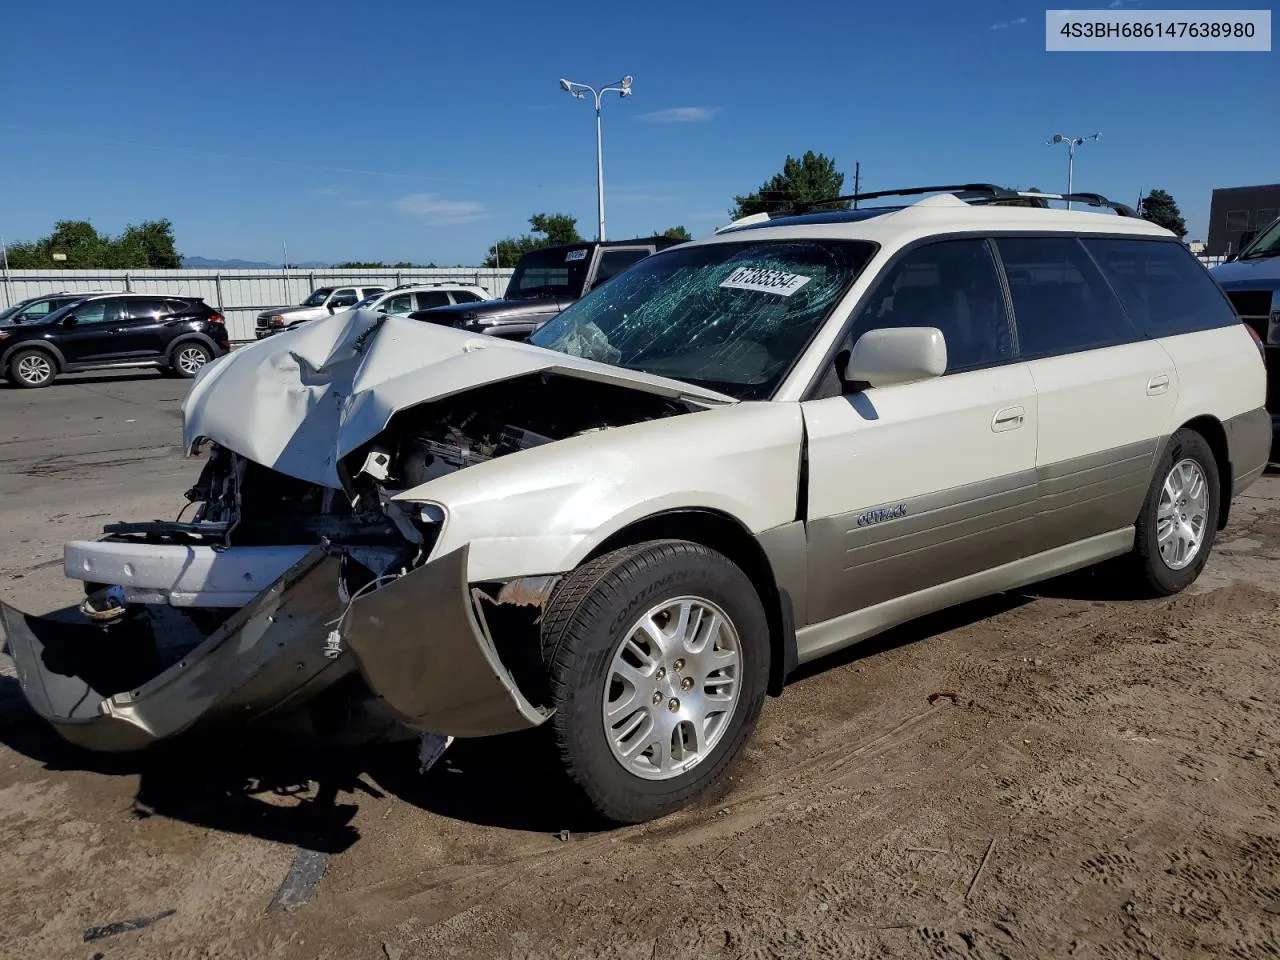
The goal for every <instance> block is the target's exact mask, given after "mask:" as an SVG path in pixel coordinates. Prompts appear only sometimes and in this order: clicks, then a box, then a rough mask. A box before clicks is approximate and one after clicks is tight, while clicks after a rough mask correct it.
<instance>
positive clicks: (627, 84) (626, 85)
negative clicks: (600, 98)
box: [622, 74, 631, 97]
mask: <svg viewBox="0 0 1280 960" xmlns="http://www.w3.org/2000/svg"><path fill="white" fill-rule="evenodd" d="M622 95H623V96H624V97H629V96H631V74H627V75H626V76H625V77H623V78H622Z"/></svg>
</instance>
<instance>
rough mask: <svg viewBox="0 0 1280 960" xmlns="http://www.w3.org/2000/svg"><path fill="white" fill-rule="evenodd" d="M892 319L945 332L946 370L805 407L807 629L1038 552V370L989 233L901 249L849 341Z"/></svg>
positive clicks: (827, 635)
mask: <svg viewBox="0 0 1280 960" xmlns="http://www.w3.org/2000/svg"><path fill="white" fill-rule="evenodd" d="M890 326H895V327H898V326H931V327H937V328H939V329H940V330H942V332H943V335H944V337H945V339H946V341H947V353H948V365H947V372H946V373H945V374H944V375H943V376H941V377H936V378H933V379H927V380H922V381H918V382H915V383H908V384H898V385H894V386H884V387H869V388H867V389H864V390H861V391H859V392H853V393H844V394H840V395H829V394H831V393H833V392H835V391H833V390H827V391H826V393H828V395H827V396H823V397H821V398H818V399H812V400H807V401H805V402H804V403H803V404H802V408H803V411H804V422H805V429H806V437H807V444H808V458H807V462H808V482H807V495H808V499H807V510H806V522H807V527H808V538H809V591H808V599H807V610H806V612H805V614H804V615H803V622H807V623H808V624H820V623H822V622H824V621H832V620H833V619H834V618H838V617H841V616H842V615H845V614H850V613H853V612H855V611H866V610H867V608H870V607H874V606H875V605H877V604H882V603H885V602H886V601H893V600H895V599H896V598H902V597H909V596H910V595H911V594H915V593H918V592H919V591H924V590H927V589H928V588H930V587H934V586H937V585H939V584H942V583H947V582H950V581H954V580H957V579H959V578H961V577H965V576H968V575H970V574H973V573H977V572H980V571H982V570H985V569H988V568H991V567H996V566H999V565H1000V564H1003V563H1008V562H1010V561H1013V560H1017V559H1020V558H1021V557H1023V556H1025V555H1026V552H1027V547H1028V539H1027V524H1028V520H1029V518H1030V517H1031V516H1032V515H1033V514H1034V510H1035V492H1036V476H1035V458H1036V419H1037V410H1036V391H1035V385H1034V382H1033V381H1032V377H1031V372H1030V370H1029V369H1028V367H1027V365H1026V364H1025V363H1022V362H1019V361H1018V360H1017V359H1016V350H1015V346H1014V340H1013V333H1012V325H1011V321H1010V318H1009V316H1008V311H1007V308H1006V302H1005V298H1004V294H1003V290H1002V287H1001V285H1000V280H999V274H998V272H997V267H996V262H995V259H994V255H993V252H992V250H991V247H990V244H989V242H988V241H985V240H980V239H964V240H947V241H940V242H934V243H929V244H926V245H924V246H920V247H917V248H915V249H913V250H911V251H909V252H907V253H905V254H904V255H902V256H901V258H900V259H899V260H898V261H897V262H896V264H894V265H891V266H890V267H888V268H887V271H886V273H885V275H884V276H883V277H882V278H881V280H880V281H879V282H878V283H877V285H876V286H875V287H874V288H873V289H872V290H871V292H870V294H869V295H868V297H867V298H866V299H865V300H864V302H863V304H862V305H861V306H860V307H859V311H858V314H857V316H856V317H855V318H854V322H853V325H852V332H851V335H850V338H849V341H848V344H849V345H852V343H853V342H855V341H856V339H857V337H858V336H860V335H861V334H862V333H865V332H866V331H867V330H871V329H877V328H882V327H890ZM938 605H940V604H934V607H936V606H938ZM901 609H902V607H901V604H899V605H898V611H897V612H898V613H900V612H901ZM921 612H923V611H921ZM896 619H902V617H901V616H897V615H895V614H890V613H886V616H885V618H884V622H885V623H886V624H887V623H890V622H893V621H895V620H896ZM810 633H811V634H814V632H813V631H811V632H810ZM847 639H848V638H847V636H843V635H842V634H841V633H840V631H838V630H837V631H825V632H824V631H817V632H816V635H814V636H812V638H811V640H810V641H809V643H808V645H807V648H806V649H801V650H800V655H801V658H802V659H809V658H811V657H813V656H817V655H819V654H821V653H824V652H826V651H828V650H830V649H835V648H836V647H838V646H840V645H842V643H843V642H845V640H847Z"/></svg>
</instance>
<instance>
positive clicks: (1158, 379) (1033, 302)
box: [996, 235, 1178, 552]
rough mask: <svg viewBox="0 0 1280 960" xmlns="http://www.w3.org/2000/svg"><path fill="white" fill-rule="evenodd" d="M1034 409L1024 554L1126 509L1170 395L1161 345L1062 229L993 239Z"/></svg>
mask: <svg viewBox="0 0 1280 960" xmlns="http://www.w3.org/2000/svg"><path fill="white" fill-rule="evenodd" d="M996 248H997V250H998V251H999V254H1000V260H1001V263H1002V264H1003V267H1004V271H1005V276H1006V278H1007V280H1008V285H1009V293H1010V296H1011V298H1012V302H1013V312H1014V318H1015V321H1016V326H1017V331H1018V348H1019V353H1020V355H1021V356H1022V358H1023V359H1024V360H1026V361H1027V363H1028V367H1029V368H1030V370H1031V376H1032V378H1033V380H1034V381H1035V387H1036V396H1037V403H1038V406H1039V423H1038V437H1037V444H1036V475H1037V479H1038V485H1039V508H1038V512H1037V517H1036V522H1035V524H1034V527H1033V529H1032V537H1033V542H1032V546H1033V547H1034V550H1035V552H1040V551H1043V550H1050V549H1053V548H1055V547H1060V546H1064V545H1066V544H1069V543H1074V542H1077V541H1080V540H1085V539H1087V538H1089V537H1093V536H1098V535H1100V534H1105V533H1109V532H1112V531H1115V530H1119V529H1123V528H1124V527H1126V526H1128V525H1130V524H1132V523H1133V522H1134V521H1135V520H1136V519H1137V516H1138V511H1139V509H1140V508H1141V506H1142V501H1143V499H1144V498H1145V497H1146V492H1147V486H1148V484H1149V483H1150V482H1151V472H1152V469H1153V466H1154V463H1155V458H1156V455H1157V453H1158V452H1159V451H1160V449H1161V447H1162V446H1163V443H1164V440H1165V433H1166V431H1167V429H1168V421H1169V419H1170V416H1171V415H1172V413H1173V410H1174V406H1175V405H1176V402H1177V397H1178V374H1177V370H1176V369H1175V367H1174V364H1173V360H1172V358H1171V357H1170V356H1169V354H1168V353H1167V352H1166V351H1165V350H1164V349H1163V348H1162V347H1161V346H1160V344H1159V343H1158V342H1156V341H1155V340H1151V339H1147V338H1145V337H1144V336H1143V334H1142V332H1141V331H1140V330H1138V329H1137V327H1136V326H1135V325H1134V323H1133V322H1132V320H1131V318H1130V317H1129V316H1128V314H1127V313H1126V311H1125V310H1124V308H1123V306H1122V305H1121V303H1120V300H1119V299H1118V297H1117V295H1116V293H1115V290H1114V289H1113V288H1112V286H1111V284H1110V283H1109V282H1108V280H1107V279H1106V277H1105V276H1104V275H1103V273H1102V271H1101V270H1100V269H1099V268H1098V266H1097V264H1096V263H1095V261H1094V260H1093V258H1092V256H1091V255H1090V254H1089V252H1088V250H1086V249H1085V246H1084V244H1083V243H1082V242H1081V241H1080V240H1079V239H1078V238H1076V237H1073V236H1064V235H1056V236H1039V237H1027V236H1020V237H1000V238H999V239H997V240H996Z"/></svg>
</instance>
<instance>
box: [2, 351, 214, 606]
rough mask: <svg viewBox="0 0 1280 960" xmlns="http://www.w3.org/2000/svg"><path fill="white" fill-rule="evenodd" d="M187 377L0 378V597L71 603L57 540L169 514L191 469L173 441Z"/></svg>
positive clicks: (178, 440) (194, 466)
mask: <svg viewBox="0 0 1280 960" xmlns="http://www.w3.org/2000/svg"><path fill="white" fill-rule="evenodd" d="M189 386H190V381H187V380H180V379H176V378H170V377H165V376H162V375H160V374H158V373H155V372H153V371H150V370H147V371H137V372H129V373H119V374H101V373H85V374H77V375H72V376H68V377H65V378H59V379H58V380H57V381H55V382H54V383H53V384H52V385H50V386H48V387H44V388H42V389H39V390H22V389H18V388H15V387H12V386H10V385H9V384H8V382H0V598H2V599H4V600H5V601H7V602H9V603H13V604H14V605H16V606H18V607H19V608H21V609H24V610H26V611H27V612H30V613H46V612H48V611H50V610H54V609H57V608H58V607H61V606H65V605H66V604H68V603H72V602H76V601H78V599H79V597H78V595H77V585H76V584H75V583H73V582H72V581H69V580H67V579H65V578H64V577H63V574H62V545H63V543H65V542H66V541H68V540H74V539H80V538H93V537H96V536H97V535H98V534H99V533H100V532H101V529H102V525H103V524H104V523H109V522H111V521H112V520H151V519H170V518H172V517H174V516H176V515H177V513H178V511H179V510H180V509H181V508H182V506H183V505H184V504H185V503H186V500H185V499H184V497H183V495H182V494H183V492H184V491H185V490H187V489H188V488H189V487H190V486H191V484H192V483H194V482H195V479H196V476H197V475H198V473H199V471H200V461H199V460H196V459H190V458H187V457H185V456H183V454H182V449H181V446H182V410H181V407H182V400H183V398H184V397H185V396H186V393H187V390H188V388H189Z"/></svg>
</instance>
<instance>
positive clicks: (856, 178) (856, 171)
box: [853, 160, 862, 210]
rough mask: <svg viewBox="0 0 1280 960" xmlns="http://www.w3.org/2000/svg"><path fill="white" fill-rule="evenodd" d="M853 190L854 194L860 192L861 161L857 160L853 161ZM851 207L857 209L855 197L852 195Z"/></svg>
mask: <svg viewBox="0 0 1280 960" xmlns="http://www.w3.org/2000/svg"><path fill="white" fill-rule="evenodd" d="M853 192H854V193H855V194H857V193H861V192H862V163H861V161H859V160H855V161H853ZM853 209H855V210H857V209H858V199H857V197H854V200H853Z"/></svg>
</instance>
